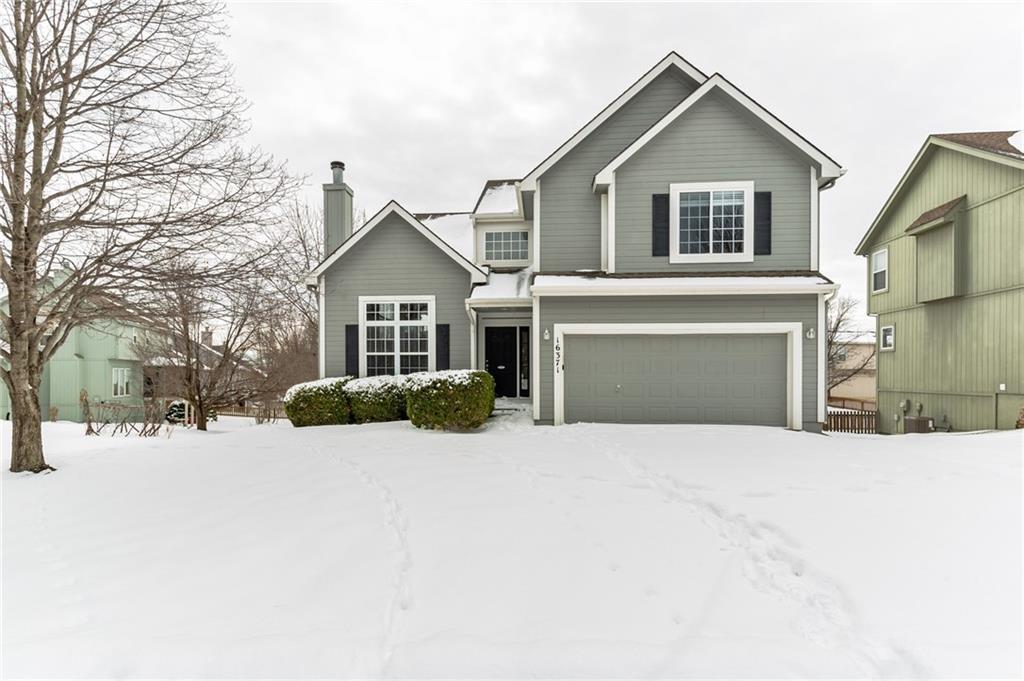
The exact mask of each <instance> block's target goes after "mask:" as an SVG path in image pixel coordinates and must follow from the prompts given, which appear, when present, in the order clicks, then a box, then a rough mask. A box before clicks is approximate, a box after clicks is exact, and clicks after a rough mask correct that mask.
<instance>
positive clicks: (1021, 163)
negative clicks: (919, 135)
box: [854, 135, 1024, 255]
mask: <svg viewBox="0 0 1024 681" xmlns="http://www.w3.org/2000/svg"><path fill="white" fill-rule="evenodd" d="M933 146H936V147H943V148H945V149H952V150H953V151H959V152H960V153H962V154H967V155H968V156H976V157H978V158H981V159H985V160H986V161H992V162H994V163H1002V164H1003V165H1008V166H1011V167H1013V168H1020V169H1022V170H1024V160H1021V159H1015V158H1012V157H1010V156H1004V155H1003V154H997V153H995V152H990V151H985V150H984V149H978V148H977V147H972V146H970V145H967V144H959V143H957V142H954V141H952V140H945V139H940V138H938V137H935V136H931V135H930V136H929V137H928V139H926V140H925V141H924V144H922V145H921V148H920V149H919V150H918V152H917V154H916V155H915V156H914V160H912V161H911V162H910V166H908V167H907V170H906V172H904V173H903V176H902V177H901V178H900V181H899V182H897V183H896V187H895V188H894V189H893V190H892V193H891V194H889V198H887V199H886V200H885V203H884V204H883V205H882V209H881V210H880V211H878V215H876V216H875V219H874V220H872V221H871V226H870V227H868V231H867V232H865V234H864V238H862V239H861V240H860V243H859V244H857V248H856V249H855V250H854V254H856V255H867V252H866V251H865V250H864V249H866V248H867V246H868V244H869V243H870V242H871V239H872V238H873V237H874V235H875V231H876V230H877V229H878V227H879V225H880V224H881V223H882V220H883V219H884V218H885V216H886V214H887V213H888V212H889V209H890V208H891V207H892V205H893V204H894V203H895V202H896V197H897V196H899V194H900V192H901V191H902V190H903V187H904V185H906V184H907V182H908V181H909V180H910V178H911V177H912V176H913V174H914V171H915V170H917V166H918V164H919V163H920V162H921V160H922V159H923V158H924V154H925V152H926V151H928V149H930V148H931V147H933Z"/></svg>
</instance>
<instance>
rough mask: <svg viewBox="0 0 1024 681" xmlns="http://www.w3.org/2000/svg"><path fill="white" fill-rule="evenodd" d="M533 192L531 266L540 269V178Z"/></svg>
mask: <svg viewBox="0 0 1024 681" xmlns="http://www.w3.org/2000/svg"><path fill="white" fill-rule="evenodd" d="M536 185H537V186H536V188H535V189H534V192H533V268H534V269H535V270H539V269H540V180H537V182H536Z"/></svg>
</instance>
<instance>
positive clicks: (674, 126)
mask: <svg viewBox="0 0 1024 681" xmlns="http://www.w3.org/2000/svg"><path fill="white" fill-rule="evenodd" d="M729 180H737V181H742V180H747V181H749V180H753V182H754V190H755V191H769V192H771V193H772V253H771V255H758V256H755V258H754V261H753V262H750V263H747V262H741V263H704V264H670V263H669V261H668V257H667V256H661V257H654V256H652V255H651V195H652V194H664V193H667V192H668V188H669V184H671V183H673V182H724V181H729ZM810 200H811V195H810V163H809V162H808V161H806V160H802V159H801V158H799V157H798V156H796V155H794V154H793V153H792V152H790V150H788V149H786V148H785V147H784V146H783V143H782V142H779V141H778V140H777V136H775V135H773V134H771V133H770V132H768V131H766V130H765V128H764V124H763V123H760V122H759V121H755V120H754V119H753V118H752V117H751V116H750V115H749V114H748V113H745V112H743V113H741V112H740V111H737V110H736V109H735V108H734V106H731V105H729V104H728V103H727V102H726V97H725V96H724V95H722V94H721V93H718V92H713V93H711V94H709V95H707V96H705V97H704V98H703V99H702V100H700V101H699V102H697V104H695V105H694V106H693V107H692V108H691V109H689V110H688V111H687V112H686V113H684V114H683V115H682V116H680V117H679V118H678V119H676V120H675V121H674V122H672V123H671V124H670V125H669V126H668V127H667V128H665V130H663V131H662V132H661V133H660V134H659V135H658V136H657V137H655V138H654V139H653V140H651V142H650V143H649V144H648V145H647V146H645V147H644V148H642V149H641V150H640V151H638V152H637V153H636V155H635V156H633V157H632V158H631V159H629V161H627V162H626V163H625V164H624V165H623V166H622V167H621V168H620V169H619V170H618V171H617V172H616V174H615V267H616V270H617V271H619V272H661V271H676V270H697V271H707V270H723V269H724V270H743V269H751V270H780V269H801V270H806V269H809V268H810V253H811V244H810V229H811V211H810ZM542 216H543V213H542ZM752 217H753V216H750V218H749V219H748V222H747V225H748V226H752Z"/></svg>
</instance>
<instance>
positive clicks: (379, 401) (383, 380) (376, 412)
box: [345, 376, 408, 423]
mask: <svg viewBox="0 0 1024 681" xmlns="http://www.w3.org/2000/svg"><path fill="white" fill-rule="evenodd" d="M407 379H408V376H373V377H371V378H357V379H355V380H352V381H349V382H348V383H346V384H345V392H346V393H347V394H348V401H349V405H350V406H351V408H352V422H353V423H376V422H379V421H401V420H402V419H404V418H406V415H405V384H406V381H407Z"/></svg>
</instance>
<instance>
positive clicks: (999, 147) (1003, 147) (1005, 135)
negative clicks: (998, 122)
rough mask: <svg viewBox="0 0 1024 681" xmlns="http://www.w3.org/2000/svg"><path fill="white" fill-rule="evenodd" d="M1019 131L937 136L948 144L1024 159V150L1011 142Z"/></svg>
mask: <svg viewBox="0 0 1024 681" xmlns="http://www.w3.org/2000/svg"><path fill="white" fill-rule="evenodd" d="M1018 132H1019V131H1017V130H999V131H995V132H944V133H939V134H937V135H935V137H938V138H939V139H942V140H946V141H947V142H955V143H957V144H963V145H964V146H968V147H974V148H975V149H981V150H982V151H991V152H993V153H995V154H1003V155H1004V156H1009V157H1010V158H1018V159H1024V149H1021V148H1020V147H1017V146H1015V145H1014V144H1013V142H1011V141H1010V138H1011V137H1013V136H1014V135H1016V134H1017V133H1018Z"/></svg>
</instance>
